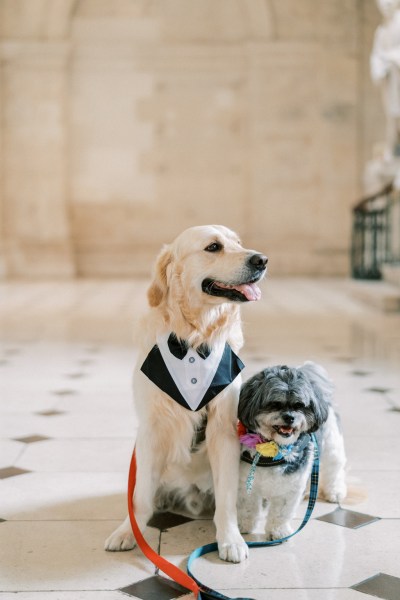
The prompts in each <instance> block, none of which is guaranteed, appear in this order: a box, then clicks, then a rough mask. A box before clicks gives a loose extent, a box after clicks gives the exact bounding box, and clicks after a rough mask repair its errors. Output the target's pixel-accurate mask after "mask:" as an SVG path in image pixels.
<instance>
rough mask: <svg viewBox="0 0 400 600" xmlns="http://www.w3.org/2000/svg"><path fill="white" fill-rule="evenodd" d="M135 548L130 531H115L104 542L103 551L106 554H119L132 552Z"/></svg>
mask: <svg viewBox="0 0 400 600" xmlns="http://www.w3.org/2000/svg"><path fill="white" fill-rule="evenodd" d="M135 546H136V541H135V538H134V536H133V533H132V532H131V531H126V530H122V529H120V528H118V529H116V530H115V531H114V533H112V534H111V535H110V537H108V538H107V539H106V541H105V544H104V550H107V551H108V552H121V551H124V550H132V548H134V547H135Z"/></svg>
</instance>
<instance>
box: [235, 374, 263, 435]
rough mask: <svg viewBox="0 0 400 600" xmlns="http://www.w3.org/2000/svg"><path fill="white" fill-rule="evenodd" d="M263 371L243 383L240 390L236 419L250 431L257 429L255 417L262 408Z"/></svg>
mask: <svg viewBox="0 0 400 600" xmlns="http://www.w3.org/2000/svg"><path fill="white" fill-rule="evenodd" d="M264 379H265V378H264V371H261V372H260V373H256V375H253V377H251V378H250V379H248V380H247V381H245V382H244V383H243V385H242V387H241V390H240V396H239V405H238V417H239V420H240V421H241V422H242V423H243V425H245V427H247V429H250V430H251V431H255V429H256V428H257V415H258V414H259V412H260V408H261V406H262V399H263V393H264V385H263V384H264Z"/></svg>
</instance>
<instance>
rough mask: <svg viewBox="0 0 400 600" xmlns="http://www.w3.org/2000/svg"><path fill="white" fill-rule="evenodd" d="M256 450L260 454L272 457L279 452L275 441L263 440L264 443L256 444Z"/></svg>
mask: <svg viewBox="0 0 400 600" xmlns="http://www.w3.org/2000/svg"><path fill="white" fill-rule="evenodd" d="M256 450H257V452H259V453H260V454H261V456H269V457H270V458H274V456H276V455H277V454H278V452H279V447H278V444H276V443H275V442H265V443H264V444H257V445H256Z"/></svg>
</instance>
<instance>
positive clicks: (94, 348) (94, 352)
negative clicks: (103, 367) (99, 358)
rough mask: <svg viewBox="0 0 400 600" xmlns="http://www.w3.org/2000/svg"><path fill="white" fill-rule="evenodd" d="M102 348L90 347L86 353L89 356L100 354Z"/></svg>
mask: <svg viewBox="0 0 400 600" xmlns="http://www.w3.org/2000/svg"><path fill="white" fill-rule="evenodd" d="M100 350H101V348H100V346H90V347H88V348H86V352H87V353H88V354H98V353H99V352H100Z"/></svg>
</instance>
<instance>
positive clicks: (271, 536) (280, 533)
mask: <svg viewBox="0 0 400 600" xmlns="http://www.w3.org/2000/svg"><path fill="white" fill-rule="evenodd" d="M292 533H293V528H292V527H291V526H290V525H289V524H288V523H286V524H283V525H279V526H275V527H271V528H270V529H266V531H265V534H266V537H267V540H281V539H282V538H285V537H287V536H288V535H291V534H292Z"/></svg>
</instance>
